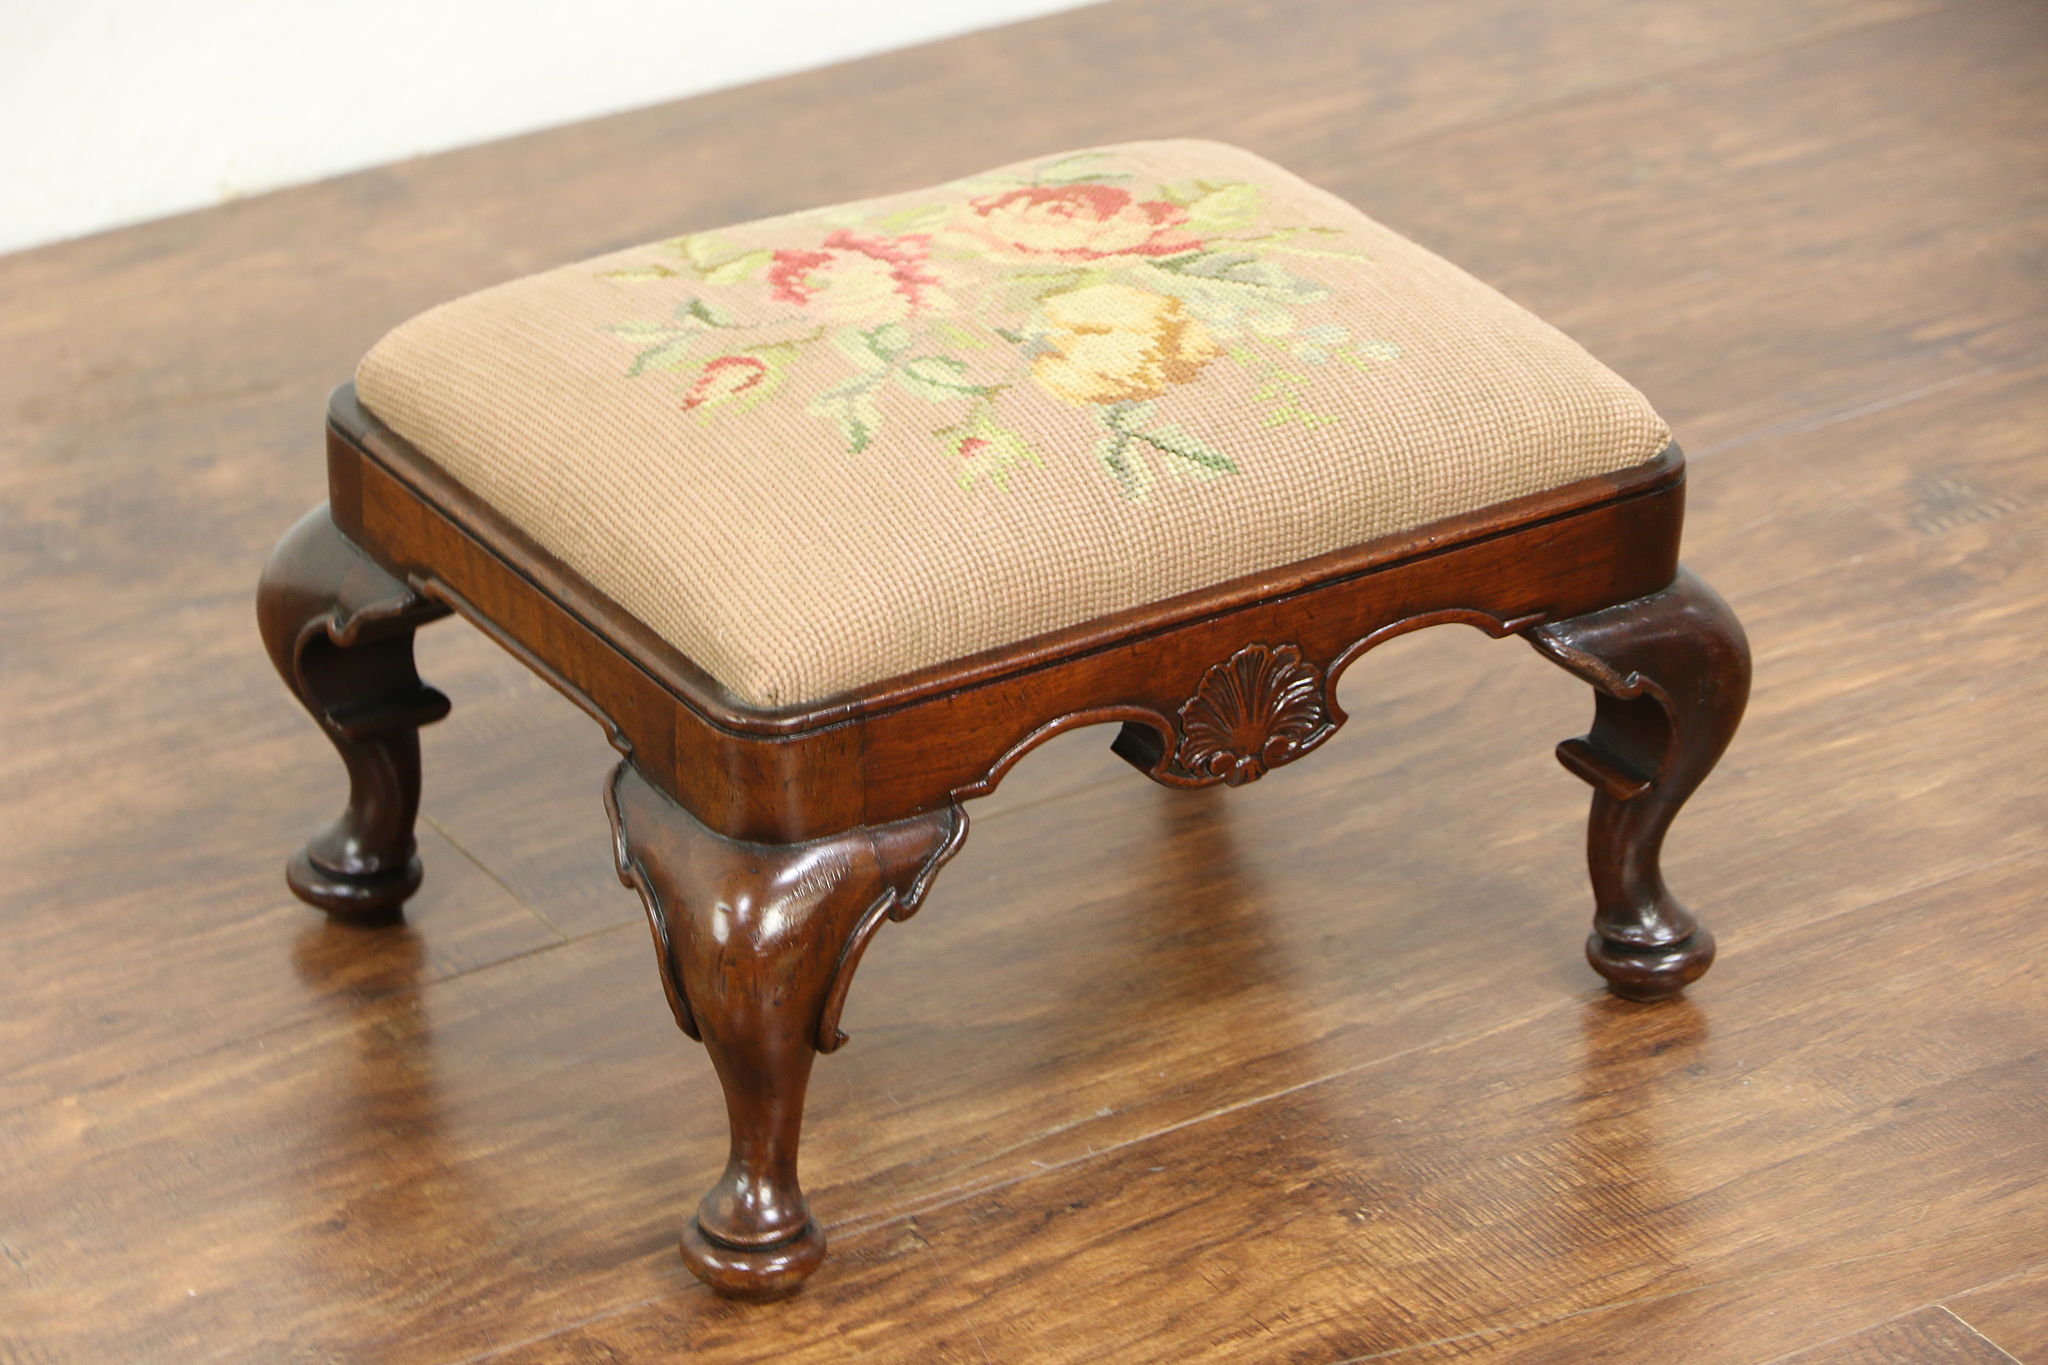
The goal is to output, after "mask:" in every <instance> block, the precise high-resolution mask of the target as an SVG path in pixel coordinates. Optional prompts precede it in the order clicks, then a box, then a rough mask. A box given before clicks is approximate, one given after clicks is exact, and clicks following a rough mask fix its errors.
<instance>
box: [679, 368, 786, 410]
mask: <svg viewBox="0 0 2048 1365" xmlns="http://www.w3.org/2000/svg"><path fill="white" fill-rule="evenodd" d="M768 375H769V369H768V362H767V361H765V360H762V359H761V358H760V357H759V356H751V355H722V356H720V357H718V359H716V360H713V361H711V362H709V363H708V364H706V365H705V366H704V368H703V369H702V370H700V371H699V372H698V374H697V382H696V383H695V384H692V385H691V386H690V393H689V396H688V397H686V398H684V399H683V411H684V412H695V411H696V410H697V409H698V408H707V407H716V406H718V405H719V404H720V403H724V402H728V401H730V400H732V399H734V398H737V397H739V396H740V395H741V394H743V393H746V392H747V391H748V390H750V389H757V388H759V387H760V386H761V385H762V384H764V383H766V382H767V380H768Z"/></svg>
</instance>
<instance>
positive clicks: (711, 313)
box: [676, 298, 738, 327]
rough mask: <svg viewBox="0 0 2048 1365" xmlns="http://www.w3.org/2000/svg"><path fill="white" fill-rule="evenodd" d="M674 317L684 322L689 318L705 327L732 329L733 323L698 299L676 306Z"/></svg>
mask: <svg viewBox="0 0 2048 1365" xmlns="http://www.w3.org/2000/svg"><path fill="white" fill-rule="evenodd" d="M676 316H677V317H679V318H682V319H684V320H686V321H687V320H689V319H691V318H694V319H696V320H697V321H698V322H701V323H703V324H704V325H705V326H707V327H734V326H737V325H738V324H737V323H735V322H734V321H733V320H732V319H731V318H730V317H728V316H726V314H725V313H723V312H722V311H720V310H719V309H717V308H714V307H713V306H712V305H710V304H708V303H706V302H705V301H704V300H702V299H699V298H691V299H688V300H686V301H685V302H682V303H679V304H677V305H676Z"/></svg>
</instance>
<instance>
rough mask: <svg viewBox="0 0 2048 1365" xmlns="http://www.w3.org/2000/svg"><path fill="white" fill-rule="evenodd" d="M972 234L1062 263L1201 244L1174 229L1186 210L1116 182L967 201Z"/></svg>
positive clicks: (1189, 248)
mask: <svg viewBox="0 0 2048 1365" xmlns="http://www.w3.org/2000/svg"><path fill="white" fill-rule="evenodd" d="M968 207H969V208H970V209H972V210H973V211H974V214H975V217H976V218H977V219H978V220H979V221H978V222H973V223H970V224H969V227H968V230H969V231H970V232H972V233H974V235H976V236H978V237H980V238H982V239H983V240H985V241H987V242H989V243H991V244H993V245H994V246H996V247H999V248H1001V249H1003V250H1006V251H1011V252H1016V253H1020V254H1023V255H1026V256H1052V257H1056V258H1058V259H1060V260H1066V261H1099V260H1103V259H1105V258H1107V257H1111V256H1172V255H1176V254H1178V253H1180V252H1183V251H1193V250H1196V249H1197V248H1199V247H1200V246H1201V245H1202V244H1201V242H1200V241H1199V240H1197V239H1196V238H1194V237H1190V236H1186V235H1184V234H1182V233H1180V232H1177V231H1175V229H1177V228H1180V227H1181V226H1182V225H1183V224H1184V223H1186V222H1187V217H1188V214H1187V210H1186V209H1184V208H1182V207H1181V206H1180V205H1178V204H1174V203H1169V202H1167V201H1166V200H1164V199H1146V200H1139V199H1135V198H1133V197H1132V196H1131V192H1130V191H1129V190H1123V189H1118V188H1117V187H1116V186H1114V185H1058V186H1052V185H1036V186H1032V187H1030V188H1028V189H1020V190H1010V191H1008V192H1006V193H1003V194H996V195H989V196H986V197H984V198H981V199H974V200H970V201H969V202H968Z"/></svg>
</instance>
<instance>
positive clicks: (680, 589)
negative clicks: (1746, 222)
mask: <svg viewBox="0 0 2048 1365" xmlns="http://www.w3.org/2000/svg"><path fill="white" fill-rule="evenodd" d="M357 387H358V391H359V393H360V395H361V397H362V401H363V403H364V404H365V405H366V406H367V407H368V408H369V409H370V410H371V411H373V412H374V413H376V414H377V415H378V416H379V417H380V418H382V419H383V420H384V421H385V422H386V423H388V424H389V425H390V426H391V427H393V428H394V429H395V430H397V431H398V432H399V434H401V435H402V436H404V437H406V438H407V439H408V440H409V441H411V442H412V443H413V444H414V445H415V446H417V447H418V448H419V449H420V450H421V451H423V452H424V453H425V454H426V455H428V456H429V457H431V458H432V459H433V460H435V461H436V462H437V463H439V464H440V465H441V466H442V467H443V468H445V469H446V470H447V471H448V472H449V473H450V474H451V475H453V476H454V477H455V478H456V479H458V480H459V481H461V482H462V483H463V484H464V485H466V486H467V487H468V488H470V489H471V490H472V491H474V492H475V493H476V494H477V495H478V496H479V497H481V498H482V499H483V500H485V501H486V502H488V503H489V504H491V505H492V506H494V507H495V508H497V509H498V510H499V511H500V512H502V513H503V514H504V515H505V516H506V517H507V518H509V519H510V520H511V521H512V522H513V523H514V524H516V525H518V526H520V527H522V528H524V529H525V530H526V531H527V532H529V533H530V534H531V535H532V536H533V537H534V539H535V540H537V541H538V542H539V543H540V544H541V545H543V546H545V547H546V548H547V549H548V550H549V551H551V552H552V553H554V554H555V555H556V556H558V557H559V558H560V559H561V560H562V561H563V562H564V563H566V564H568V565H569V566H570V567H571V568H573V569H575V570H577V571H578V572H579V573H581V574H582V575H583V576H584V577H585V578H587V579H589V580H590V582H591V583H593V584H594V585H595V586H596V587H598V588H599V589H600V590H602V591H603V592H605V593H606V594H608V595H609V596H610V597H612V598H613V599H614V600H615V601H617V602H618V603H619V605H620V606H622V607H623V608H625V609H626V610H627V611H629V612H631V613H633V614H634V615H635V616H637V617H639V618H640V619H641V620H642V621H644V622H645V623H646V624H647V625H648V626H650V627H651V628H652V629H654V630H655V631H656V632H658V633H659V634H660V635H661V636H662V637H663V638H665V639H667V640H668V641H670V642H671V643H672V644H674V645H675V646H676V647H677V648H678V649H680V650H681V651H682V652H683V653H684V654H686V655H688V656H689V657H690V658H691V659H693V660H694V661H695V662H696V663H697V664H698V665H699V666H700V667H702V668H703V669H705V670H706V671H707V672H709V673H710V674H711V675H712V676H713V677H715V678H717V679H718V680H719V681H720V682H722V683H723V684H724V685H725V686H726V687H727V688H729V689H730V690H731V691H732V692H733V693H734V694H736V695H737V696H738V697H740V698H741V699H743V700H744V701H746V702H749V703H752V704H754V705H756V706H762V707H776V706H791V705H796V704H800V703H806V702H810V701H814V700H817V699H820V698H823V697H826V696H829V695H832V694H834V693H839V692H843V691H846V690H848V689H852V688H857V687H860V686H862V685H864V684H868V683H874V682H878V681H881V680H884V679H887V678H890V677H894V676H897V675H901V674H904V673H907V672H910V671H912V670H915V669H918V668H922V667H924V666H927V665H930V664H936V663H942V662H944V661H946V660H949V659H954V658H959V657H961V656H963V655H967V654H972V653H975V652H977V651H980V650H983V649H988V648H991V647H994V646H998V645H1003V644H1008V643H1012V642H1015V641H1018V640H1022V639H1026V638H1028V637H1030V636H1033V635H1037V634H1040V633H1042V632H1044V631H1048V630H1053V629H1057V628H1059V627H1062V626H1067V625H1072V624H1075V623H1077V622H1080V621H1085V620H1087V619H1089V618H1091V617H1096V616H1100V615H1103V614H1105V613H1108V612H1113V611H1118V610H1121V609H1124V608H1127V607H1132V606H1137V605H1141V604H1143V603H1145V602H1148V601H1155V600H1158V599H1160V598H1164V597H1169V596H1172V595H1174V594H1176V593H1181V592H1186V591H1189V590H1191V589H1195V588H1200V587H1205V586H1208V585H1210V584H1213V583H1218V582H1221V581H1223V580H1226V579H1230V578H1234V577H1237V576H1239V575H1242V574H1247V573H1253V572H1257V571H1261V570H1265V569H1270V568H1276V567H1278V566H1281V565H1284V564H1288V563H1291V562H1293V561H1296V560H1300V559H1306V558H1309V557H1311V556H1313V555H1318V554H1322V553H1324V552H1326V551H1330V550H1335V549H1341V548H1343V547H1345V546H1349V545H1355V544H1358V543H1360V542H1362V541H1366V540H1370V539H1372V538H1373V537H1375V536H1380V535H1384V534H1387V533H1389V532H1393V531H1399V530H1404V529H1407V528H1410V527H1414V526H1419V525H1422V524H1424V523H1427V522H1431V521H1435V520H1438V519H1440V518H1443V517H1449V516H1453V515H1455V514H1458V513H1461V512H1467V511H1471V510H1474V509H1476V508H1480V507H1484V506H1487V505H1488V504H1491V503H1496V502H1500V501H1502V500H1504V499H1507V498H1513V497H1517V496H1520V495H1522V494H1526V493H1532V492H1538V491H1541V490H1543V489H1545V488H1551V487H1555V486H1557V485H1559V484H1563V483H1568V482H1570V481H1572V480H1574V479H1579V478H1583V477H1586V476H1588V475H1593V474H1601V473H1608V472H1611V471H1615V470H1620V469H1624V468H1627V467H1629V466H1632V465H1637V464H1641V463H1642V462H1644V461H1646V460H1649V459H1651V458H1653V457H1654V456H1655V455H1657V454H1658V453H1659V451H1661V450H1662V449H1663V447H1664V445H1665V444H1666V442H1667V441H1668V440H1669V433H1668V432H1667V431H1666V429H1665V426H1664V423H1663V422H1662V421H1660V420H1659V419H1658V417H1657V415H1656V414H1655V413H1654V412H1652V411H1651V409H1650V407H1649V405H1648V404H1647V403H1646V402H1645V401H1644V400H1643V398H1642V396H1641V395H1640V394H1638V393H1637V392H1636V391H1635V390H1634V389H1632V388H1630V387H1629V386H1628V385H1627V384H1625V383H1623V382H1622V381H1621V380H1620V379H1618V378H1616V377H1615V376H1614V375H1613V374H1612V373H1610V372H1609V371H1608V370H1606V369H1605V368H1603V367H1602V366H1601V365H1600V364H1599V362H1597V361H1595V360H1594V359H1593V358H1592V357H1591V356H1589V355H1587V354H1586V353H1585V352H1584V351H1582V350H1580V349H1579V347H1578V346H1576V345H1574V344H1573V343H1572V342H1571V341H1570V340H1568V339H1567V338H1565V337H1564V336H1563V335H1562V334H1560V333H1559V332H1557V331H1556V330H1555V329H1553V328H1551V327H1550V326H1548V325H1547V324H1545V323H1543V322H1542V321H1540V320H1538V319H1537V318H1535V317H1533V316H1531V315H1530V314H1529V313H1527V312H1525V311H1524V310H1523V309H1521V308H1519V307H1517V306H1516V305H1515V304H1513V303H1511V302H1509V301H1508V300H1507V299H1505V298H1503V297H1502V296H1501V295H1499V294H1497V293H1495V292H1494V291H1493V290H1491V289H1489V288H1487V287H1486V286H1485V285H1483V284H1480V283H1479V282H1478V281H1476V280H1474V279H1472V278H1471V277H1470V276H1469V275H1466V274H1465V273H1464V272H1462V271H1460V270H1458V269H1457V268H1456V267H1454V266H1452V265H1449V264H1448V263H1446V262H1444V261H1442V260H1440V259H1438V258H1437V257H1435V256H1433V255H1431V254H1430V253H1429V252H1427V251H1424V250H1423V249H1422V248H1420V247H1418V246H1416V245H1414V244H1413V243H1411V242H1408V241H1406V240H1404V239H1403V238H1401V237H1399V236H1397V235H1396V234H1394V233H1393V232H1390V231H1388V230H1387V229H1386V228H1383V227H1381V226H1380V225H1379V224H1377V223H1375V222H1373V221H1372V220H1371V219H1369V218H1367V217H1365V216H1364V215H1363V214H1361V213H1360V212H1358V211H1357V210H1356V209H1354V208H1351V207H1350V206H1349V205H1347V204H1345V203H1344V202H1342V201H1341V200H1339V199H1337V198H1335V197H1334V196H1332V195H1330V194H1327V193H1325V192H1324V191H1322V190H1318V189H1316V188H1314V187H1313V186H1310V185H1309V184H1307V183H1305V182H1304V181H1302V180H1299V179H1297V178H1296V177H1295V176H1293V175H1291V174H1289V173H1288V172H1286V171H1284V170H1281V169H1280V168H1279V167H1277V166H1274V165H1272V164H1271V163H1269V162H1266V161H1264V160H1261V159H1260V158H1258V157H1256V156H1253V155H1252V154H1251V153H1249V152H1245V151H1241V150H1239V149H1237V148H1234V147H1228V146H1223V145H1220V144H1217V143H1210V142H1188V141H1175V142H1138V143H1128V144H1124V145H1120V146H1113V147H1103V148H1098V149H1095V150H1091V151H1082V152H1072V153H1066V154H1062V155H1058V156H1050V157H1045V158H1043V159H1040V160H1037V161H1032V162H1026V163H1021V164H1018V165H1014V166H1006V167H1003V168H1002V169H1000V170H995V171H990V172H988V173H987V174H985V175H978V176H974V177H972V178H970V179H966V180H960V181H956V182H954V183H951V184H947V185H941V186H938V187H937V188H934V189H929V190H919V191H915V192H912V193H908V194H896V195H890V196H887V197H885V198H881V199H871V200H866V201H863V202H860V203H854V204H845V205H841V206H838V207H834V208H826V209H820V210H817V211H815V212H809V213H799V214H793V215H790V216H788V217H783V218H776V219H771V220H768V221H765V222H758V223H746V224H742V225H740V226H737V227H731V228H724V229H720V230H718V231H715V232H702V233H693V234H691V235H688V236H684V237H678V238H674V239H672V240H670V241H665V242H656V243H653V244H651V245H648V246H642V247H634V248H631V249H629V250H626V251H620V252H616V253H613V254H611V255H608V256H602V257H599V258H597V259H595V260H590V261H584V262H580V263H578V264H576V265H571V266H565V267H563V268H561V269H559V270H553V271H549V272H547V273H546V274H542V275H536V276H533V277H531V278H528V279H523V280H516V281H514V282H512V283H510V284H506V285H501V286H499V287H497V288H495V289H487V290H484V291H483V292H482V293H478V294H472V295H470V296H469V297H467V298H463V299H458V300H456V301H455V302H453V303H449V304H446V305H443V306H442V307H439V308H436V309H434V310H432V311H431V312H428V313H425V314H422V315H421V316H419V317H417V318H414V319H413V320H412V321H410V322H407V323H406V324H404V325H403V326H401V327H399V328H398V329H397V330H396V331H394V332H392V333H391V334H390V335H389V336H387V337H385V338H384V340H383V341H381V342H379V343H378V345H377V346H376V348H375V349H374V350H372V351H371V352H370V354H369V355H368V356H367V357H366V358H365V359H364V360H363V363H362V366H361V368H360V370H359V371H358V373H357Z"/></svg>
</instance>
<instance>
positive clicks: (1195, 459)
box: [1134, 422, 1237, 479]
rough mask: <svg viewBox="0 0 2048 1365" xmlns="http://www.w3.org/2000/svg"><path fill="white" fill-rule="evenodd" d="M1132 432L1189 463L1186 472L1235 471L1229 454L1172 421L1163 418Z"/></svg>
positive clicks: (1209, 476)
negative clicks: (1196, 437) (1152, 424)
mask: <svg viewBox="0 0 2048 1365" xmlns="http://www.w3.org/2000/svg"><path fill="white" fill-rule="evenodd" d="M1134 434H1135V435H1136V436H1137V438H1138V439H1139V440H1141V441H1143V442H1145V444H1147V445H1149V446H1151V447H1152V448H1153V449H1155V450H1158V451H1161V452H1163V453H1164V454H1167V455H1171V456H1173V457H1174V458H1175V459H1177V460H1182V461H1185V462H1186V463H1187V464H1189V465H1191V466H1192V469H1190V471H1189V472H1190V473H1192V474H1194V475H1195V477H1197V478H1203V479H1213V478H1215V477H1216V476H1217V475H1218V474H1235V473H1237V464H1236V462H1235V461H1233V460H1232V459H1231V458H1230V457H1229V456H1228V455H1225V454H1224V453H1223V452H1222V451H1220V450H1218V449H1216V448H1215V447H1214V446H1210V445H1205V444H1203V443H1202V442H1201V441H1198V440H1196V439H1195V438H1194V437H1193V436H1190V435H1189V434H1188V433H1187V432H1185V431H1183V430H1181V429H1180V427H1179V426H1178V425H1176V424H1175V423H1172V422H1162V423H1160V424H1159V425H1158V426H1153V427H1147V428H1145V429H1144V430H1143V431H1139V432H1136V433H1134Z"/></svg>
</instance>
